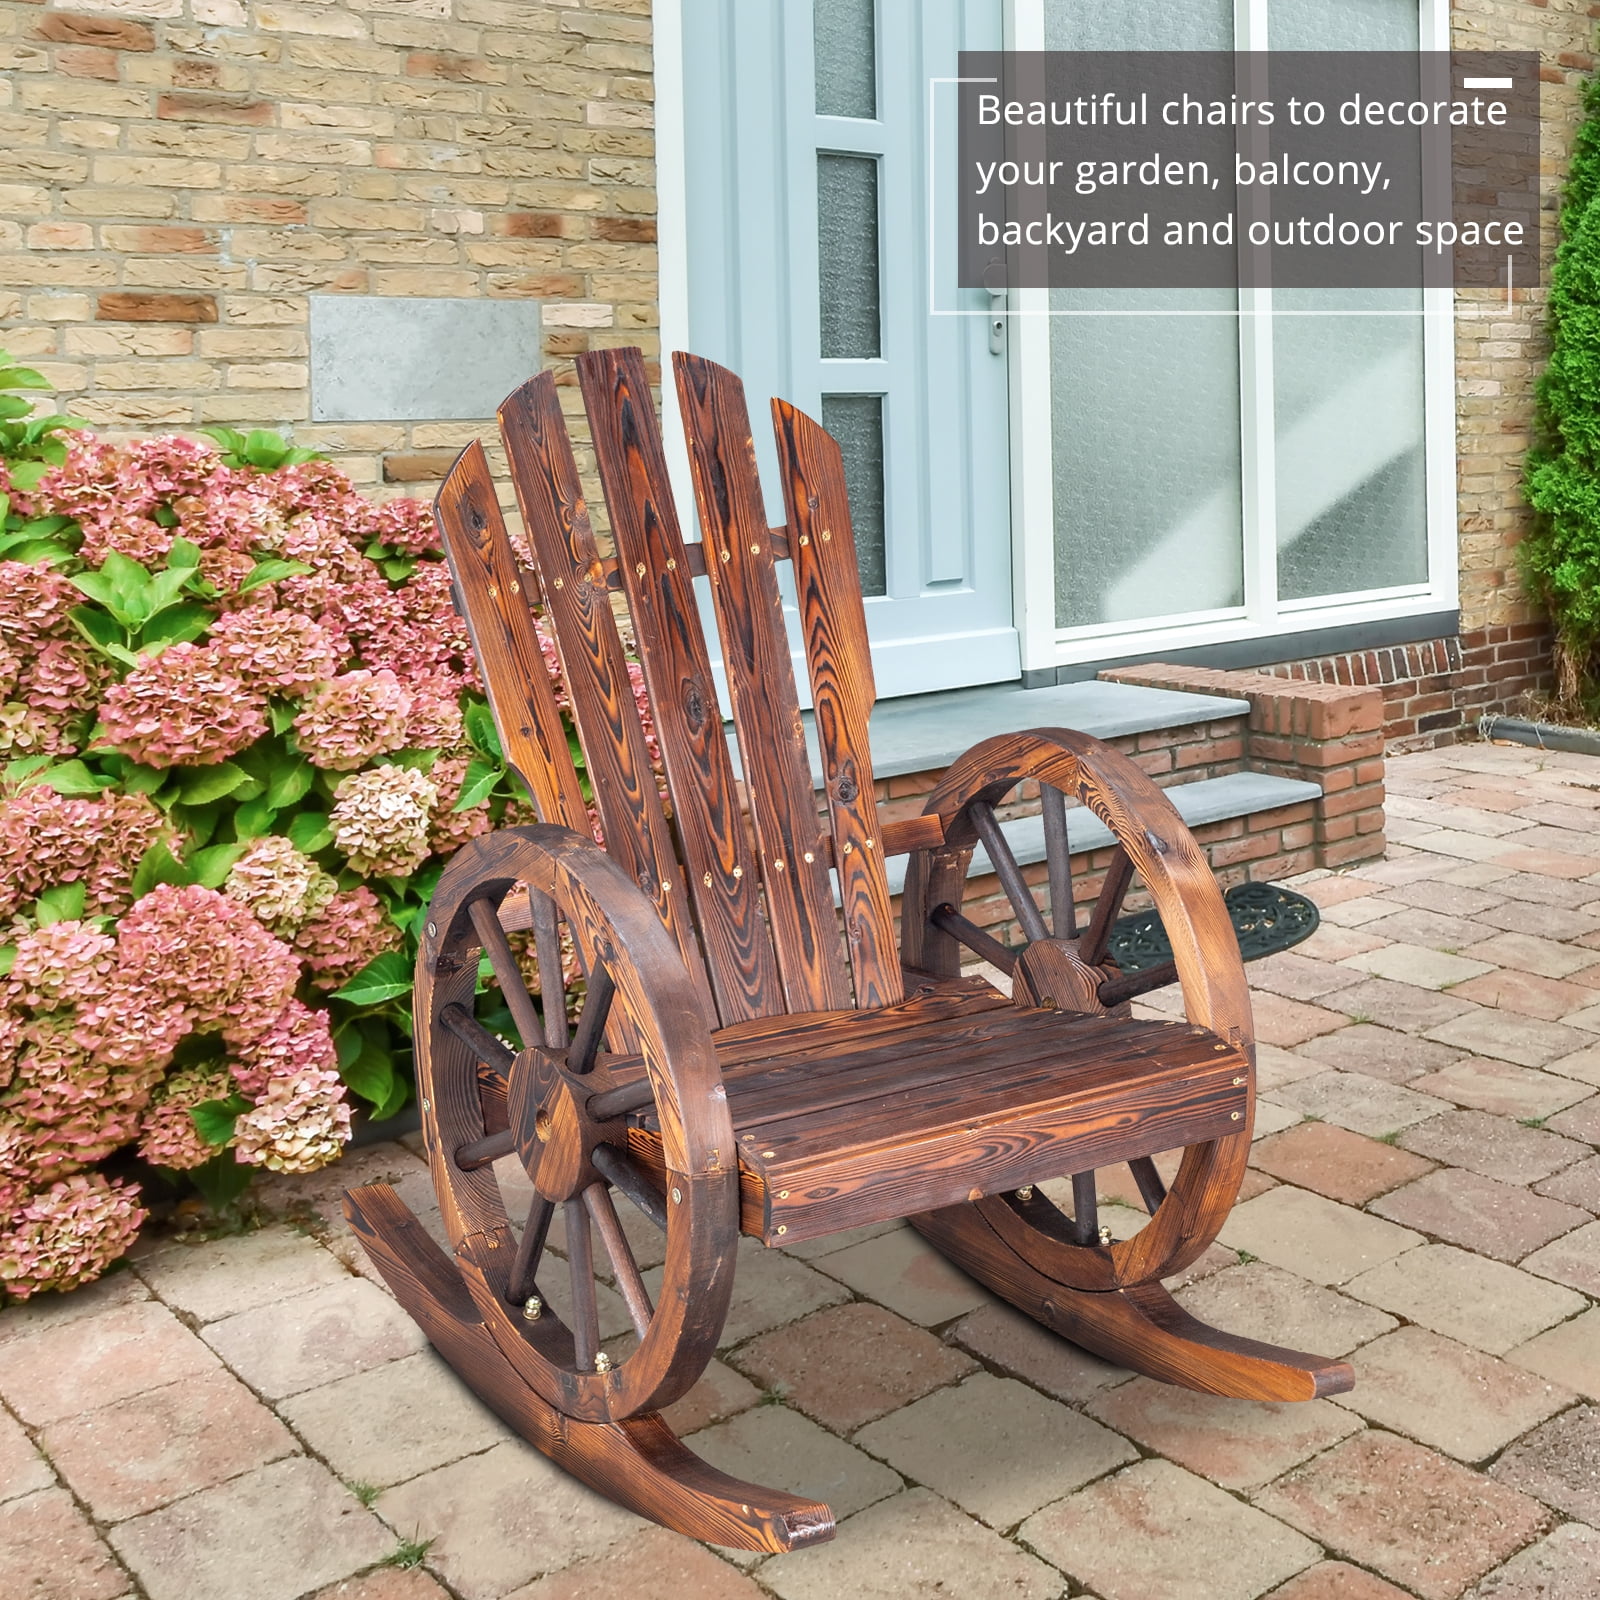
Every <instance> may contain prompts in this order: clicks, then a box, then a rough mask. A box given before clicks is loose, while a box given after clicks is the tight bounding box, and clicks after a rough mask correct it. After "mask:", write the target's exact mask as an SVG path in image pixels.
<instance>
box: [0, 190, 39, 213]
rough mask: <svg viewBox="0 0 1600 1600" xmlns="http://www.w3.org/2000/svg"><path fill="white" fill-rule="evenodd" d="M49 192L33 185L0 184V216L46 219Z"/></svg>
mask: <svg viewBox="0 0 1600 1600" xmlns="http://www.w3.org/2000/svg"><path fill="white" fill-rule="evenodd" d="M49 215H50V191H49V190H48V189H46V188H44V187H42V186H41V185H39V184H33V183H0V216H8V217H47V216H49Z"/></svg>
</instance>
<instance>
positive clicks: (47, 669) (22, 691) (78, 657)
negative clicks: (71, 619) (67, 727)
mask: <svg viewBox="0 0 1600 1600" xmlns="http://www.w3.org/2000/svg"><path fill="white" fill-rule="evenodd" d="M108 676H109V666H108V663H107V662H106V661H105V659H104V658H103V657H101V656H97V655H95V654H94V652H93V651H91V650H90V649H89V647H88V646H87V645H84V644H80V643H78V642H77V641H75V640H71V639H47V640H46V641H45V642H44V643H43V644H41V645H40V646H39V647H38V650H37V652H36V654H35V655H34V657H33V659H32V660H31V661H30V662H29V663H28V665H27V667H26V669H25V670H24V671H23V672H22V673H21V675H20V677H19V678H18V680H17V692H18V696H19V698H21V699H22V700H24V701H25V702H26V703H27V704H28V705H30V706H33V707H34V708H35V709H36V710H39V711H47V712H50V713H52V714H54V715H55V716H57V717H72V716H81V715H82V714H83V713H84V712H86V711H92V710H93V709H94V708H95V706H96V705H97V704H98V703H99V700H100V694H101V691H102V689H103V688H104V686H105V682H106V679H107V677H108Z"/></svg>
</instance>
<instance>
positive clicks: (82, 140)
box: [56, 119, 122, 150]
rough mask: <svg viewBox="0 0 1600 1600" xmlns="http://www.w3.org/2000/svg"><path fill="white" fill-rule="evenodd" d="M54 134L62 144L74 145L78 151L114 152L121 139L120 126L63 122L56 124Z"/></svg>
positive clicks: (72, 121)
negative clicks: (57, 135) (59, 138)
mask: <svg viewBox="0 0 1600 1600" xmlns="http://www.w3.org/2000/svg"><path fill="white" fill-rule="evenodd" d="M56 132H57V133H59V134H60V135H61V142H62V143H63V144H70V145H76V146H77V147H78V148H79V149H80V150H114V149H116V147H117V142H118V141H119V140H120V139H121V138H122V124H121V123H120V122H82V121H78V120H75V119H74V120H65V121H61V122H58V123H57V124H56Z"/></svg>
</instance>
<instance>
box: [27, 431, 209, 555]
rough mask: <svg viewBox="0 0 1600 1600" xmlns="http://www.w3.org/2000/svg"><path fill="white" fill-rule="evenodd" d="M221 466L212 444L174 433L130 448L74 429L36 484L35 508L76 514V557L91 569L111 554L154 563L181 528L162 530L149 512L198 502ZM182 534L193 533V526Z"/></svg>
mask: <svg viewBox="0 0 1600 1600" xmlns="http://www.w3.org/2000/svg"><path fill="white" fill-rule="evenodd" d="M226 471H227V469H226V468H225V467H224V466H223V465H222V461H221V458H220V457H219V456H218V454H217V451H216V447H215V446H214V445H211V444H207V443H202V442H200V441H199V440H194V439H185V438H183V437H181V436H179V435H177V434H165V435H162V436H160V437H157V438H151V439H141V440H139V441H137V442H135V443H133V444H128V445H113V444H107V443H104V442H102V441H101V440H98V439H96V438H94V436H93V435H91V434H77V435H75V436H74V437H73V438H72V440H71V442H70V443H69V445H68V450H67V459H66V461H65V462H63V463H62V464H61V465H60V466H58V467H55V468H53V469H52V470H51V471H50V472H49V473H47V474H46V475H45V478H44V480H43V482H42V483H41V484H40V485H39V492H38V496H37V498H36V502H35V509H36V510H41V511H42V510H48V511H50V512H53V513H55V514H57V515H60V516H69V517H74V518H76V519H77V521H78V522H79V523H80V524H81V525H82V527H83V546H82V548H81V550H80V551H79V554H80V555H81V556H82V557H83V559H84V560H85V561H86V562H88V563H89V565H91V566H96V567H97V566H99V565H100V564H101V563H102V562H103V561H104V560H105V558H106V557H107V556H108V555H110V554H111V553H112V552H113V551H115V552H116V553H117V554H119V555H124V556H128V557H130V558H131V559H133V560H135V561H139V562H143V563H144V564H145V565H146V566H160V565H162V564H163V563H164V561H165V559H166V556H167V554H168V552H170V551H171V549H172V541H173V540H174V539H175V538H176V537H177V535H178V533H179V532H180V529H179V528H178V527H176V526H170V527H163V526H162V524H161V523H159V522H157V521H156V520H155V513H156V512H157V511H158V510H161V509H162V508H164V507H170V506H172V505H173V504H174V503H175V502H183V501H192V500H198V499H203V498H204V497H205V496H206V494H207V493H208V491H209V490H210V488H211V486H212V484H213V481H214V480H215V479H216V478H217V476H218V475H219V474H224V473H226ZM181 531H182V532H183V533H184V535H185V536H186V537H188V538H190V539H194V538H195V529H194V528H192V527H190V526H185V527H184V528H182V530H181ZM196 542H199V541H196Z"/></svg>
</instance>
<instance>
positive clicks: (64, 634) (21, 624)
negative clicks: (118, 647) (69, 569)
mask: <svg viewBox="0 0 1600 1600" xmlns="http://www.w3.org/2000/svg"><path fill="white" fill-rule="evenodd" d="M82 604H83V596H82V595H81V594H80V593H79V592H78V591H77V589H75V588H74V587H73V586H72V585H71V584H70V583H68V582H67V580H66V579H65V578H63V577H62V576H61V574H60V573H59V572H57V571H56V570H55V569H54V568H53V567H45V566H38V567H31V566H28V565H27V564H26V563H24V562H21V561H0V639H4V640H6V641H7V642H8V643H10V644H11V645H13V646H20V647H22V649H23V651H24V653H25V654H26V653H28V652H29V651H31V650H32V649H36V648H37V647H38V646H39V645H41V644H43V643H44V642H45V641H46V640H47V639H76V638H77V633H76V632H75V631H74V629H73V626H72V624H71V623H70V622H69V621H68V620H67V613H68V612H69V611H71V610H72V608H73V607H74V606H77V605H82Z"/></svg>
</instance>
